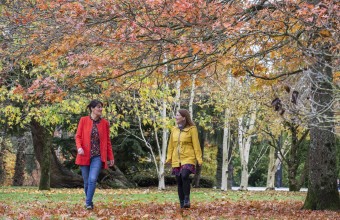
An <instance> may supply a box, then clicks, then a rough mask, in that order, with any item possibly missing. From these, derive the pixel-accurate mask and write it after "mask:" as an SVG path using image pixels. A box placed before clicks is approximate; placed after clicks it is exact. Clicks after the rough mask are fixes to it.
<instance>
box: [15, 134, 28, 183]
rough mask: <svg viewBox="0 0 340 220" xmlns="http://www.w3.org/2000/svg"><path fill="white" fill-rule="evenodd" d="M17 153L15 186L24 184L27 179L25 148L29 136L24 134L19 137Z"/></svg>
mask: <svg viewBox="0 0 340 220" xmlns="http://www.w3.org/2000/svg"><path fill="white" fill-rule="evenodd" d="M17 145H18V149H17V153H16V159H15V169H14V170H15V171H14V176H13V183H12V184H13V186H22V185H23V184H24V180H25V175H24V174H25V164H26V155H25V149H26V146H27V137H26V136H25V135H24V136H22V137H18V138H17Z"/></svg>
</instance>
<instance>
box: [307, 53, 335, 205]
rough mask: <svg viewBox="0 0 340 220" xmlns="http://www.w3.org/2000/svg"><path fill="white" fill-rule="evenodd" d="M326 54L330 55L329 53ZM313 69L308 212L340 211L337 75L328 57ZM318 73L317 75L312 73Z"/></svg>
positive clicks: (323, 57) (322, 58)
mask: <svg viewBox="0 0 340 220" xmlns="http://www.w3.org/2000/svg"><path fill="white" fill-rule="evenodd" d="M323 54H328V53H327V51H325V53H323ZM319 59H320V60H319V62H318V64H315V65H314V67H315V68H313V69H311V70H310V71H311V79H312V80H313V82H312V87H311V91H312V94H311V101H312V102H311V107H312V114H313V116H312V118H311V121H310V122H311V123H310V141H311V145H310V149H309V181H308V183H309V185H308V193H307V197H306V200H305V203H304V206H303V208H304V209H311V210H340V198H339V192H338V189H337V163H336V162H337V161H336V146H335V134H334V133H333V132H334V123H333V122H332V119H333V118H334V116H333V112H332V108H330V106H331V104H332V102H333V101H334V100H333V99H334V97H333V88H332V85H331V83H332V81H333V78H332V77H333V74H332V70H331V68H330V67H331V60H330V59H329V58H327V57H326V55H323V56H320V57H319ZM312 71H315V72H312Z"/></svg>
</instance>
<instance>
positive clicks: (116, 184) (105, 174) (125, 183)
mask: <svg viewBox="0 0 340 220" xmlns="http://www.w3.org/2000/svg"><path fill="white" fill-rule="evenodd" d="M98 183H99V184H100V185H99V186H100V187H101V188H103V189H112V188H133V187H134V185H133V184H132V183H131V182H130V181H129V180H128V179H126V177H125V175H124V174H123V173H122V171H120V170H119V168H118V167H117V166H113V167H112V168H110V169H106V170H102V171H101V172H100V174H99V176H98Z"/></svg>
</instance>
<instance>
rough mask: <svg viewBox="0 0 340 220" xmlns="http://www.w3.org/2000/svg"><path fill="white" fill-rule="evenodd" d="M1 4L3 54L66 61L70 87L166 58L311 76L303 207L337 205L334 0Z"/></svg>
mask: <svg viewBox="0 0 340 220" xmlns="http://www.w3.org/2000/svg"><path fill="white" fill-rule="evenodd" d="M5 6H6V10H7V9H8V10H7V11H6V13H3V14H2V15H3V16H1V21H3V22H2V23H3V24H5V27H11V28H7V29H6V31H5V32H4V33H5V34H3V35H4V37H3V39H4V40H3V42H4V43H3V44H4V45H5V46H6V47H8V48H9V49H8V50H6V51H4V50H3V49H2V51H1V52H5V54H8V53H12V54H11V56H12V57H13V56H28V57H29V58H30V59H31V60H32V62H33V63H34V65H39V66H44V65H45V66H46V65H51V66H53V65H54V66H55V65H56V63H57V62H56V61H60V60H67V65H65V66H64V67H63V68H62V69H63V74H60V72H59V74H57V75H58V78H63V77H64V78H69V79H73V80H72V82H70V84H73V85H75V84H77V83H79V82H80V81H86V83H83V84H82V85H86V84H91V83H93V82H95V83H97V82H107V83H108V84H109V83H112V84H113V85H116V84H117V83H116V84H115V83H114V81H115V80H117V79H118V78H119V77H121V78H124V77H126V76H127V75H129V74H133V75H136V76H139V77H140V78H143V77H147V76H150V75H151V74H155V73H161V72H162V68H163V67H164V65H168V64H171V65H173V66H174V68H173V69H172V70H171V71H170V72H169V77H171V76H173V75H176V76H186V77H187V78H188V74H193V73H197V76H198V77H202V78H205V77H207V75H206V74H205V73H210V74H211V75H214V74H215V75H223V74H225V72H226V70H231V71H232V73H233V74H234V75H245V74H248V75H250V76H252V77H257V78H259V79H263V80H276V79H279V78H282V77H288V76H292V75H296V74H304V75H309V76H310V78H311V79H313V80H312V81H311V85H312V86H311V98H310V100H311V107H312V108H311V109H312V113H311V114H310V116H311V117H310V122H311V124H310V128H311V130H310V137H311V151H310V159H317V160H318V161H321V162H320V163H319V164H316V163H314V164H312V163H311V164H310V166H309V172H310V174H311V173H313V174H312V175H309V176H310V178H314V179H310V181H309V182H310V185H309V191H308V195H309V196H307V198H306V202H305V208H307V209H340V199H339V194H338V192H337V191H336V167H335V166H334V165H335V164H336V161H334V160H335V157H334V155H335V145H334V141H333V140H334V133H331V131H332V130H333V128H334V118H333V117H332V111H333V109H332V108H333V107H334V103H335V101H334V99H333V94H334V92H335V91H336V90H334V89H335V88H336V87H335V86H334V84H332V83H331V82H332V80H333V77H334V74H335V73H336V71H338V66H339V65H337V63H338V57H337V48H338V42H339V37H338V36H339V35H338V30H339V21H338V17H339V12H338V11H339V10H337V9H338V8H339V6H338V4H337V2H336V1H334V0H320V1H313V2H311V1H309V0H299V1H294V2H292V1H279V2H276V1H274V2H271V1H267V0H261V1H258V2H247V1H231V2H228V3H226V2H225V1H203V0H187V1H185V0H182V1H164V2H163V1H133V2H130V1H96V2H95V3H92V2H87V1H82V2H69V1H66V0H65V1H64V0H61V1H58V2H55V1H49V2H43V1H36V2H34V3H31V2H29V1H28V2H25V1H24V2H23V3H22V4H13V3H12V2H9V3H7V2H6V5H5ZM20 7H22V8H20ZM13 34H14V35H13ZM13 36H14V37H13ZM14 38H15V39H16V40H17V42H16V44H12V45H11V44H10V42H11V40H12V41H13V39H14ZM113 39H114V40H113ZM27 44H29V45H30V46H29V47H27V46H25V45H27ZM32 48H34V49H32ZM164 51H166V53H167V54H169V55H171V56H170V57H171V59H168V60H167V61H166V62H164V61H163V59H160V58H162V56H163V54H164ZM8 68H9V66H7V65H6V66H4V69H8ZM206 70H207V71H206ZM93 73H95V76H92V74H93ZM107 91H108V92H112V89H108V90H107ZM320 106H322V107H320ZM316 111H319V112H316ZM331 118H332V119H331ZM329 119H330V120H329ZM317 124H318V125H317ZM326 127H328V128H326ZM321 128H322V129H321ZM328 140H330V141H328ZM326 151H327V154H326ZM315 155H317V156H315ZM324 155H328V156H324ZM314 157H318V158H314ZM310 161H315V160H310ZM326 169H327V171H328V172H327V175H324V173H325V172H324V171H325V170H326ZM320 184H322V185H323V186H322V187H323V188H322V187H321V185H320ZM324 184H325V185H324ZM321 188H322V189H323V190H321ZM324 198H326V199H324ZM321 201H322V202H321ZM321 203H322V204H323V205H320V204H321Z"/></svg>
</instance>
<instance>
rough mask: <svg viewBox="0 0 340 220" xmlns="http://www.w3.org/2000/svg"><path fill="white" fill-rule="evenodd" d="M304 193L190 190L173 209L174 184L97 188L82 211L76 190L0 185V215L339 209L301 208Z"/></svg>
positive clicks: (182, 215) (192, 215)
mask: <svg viewBox="0 0 340 220" xmlns="http://www.w3.org/2000/svg"><path fill="white" fill-rule="evenodd" d="M305 196H306V193H305V192H294V193H293V192H283V191H272V192H271V191H264V192H263V191H262V192H250V191H248V192H240V191H227V192H221V191H219V190H213V189H193V190H192V196H191V198H192V207H191V208H190V209H185V210H183V209H182V210H181V209H179V207H178V202H177V194H176V189H175V188H170V189H168V190H165V191H158V190H157V189H125V190H116V189H110V190H104V189H98V190H97V191H96V194H95V199H94V202H95V208H94V210H92V211H87V210H84V207H83V205H84V204H83V203H84V195H83V191H82V190H81V189H53V190H51V191H39V190H37V189H36V188H13V187H5V188H0V216H1V217H0V219H340V212H331V211H306V210H301V207H302V205H303V201H304V199H305Z"/></svg>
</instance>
